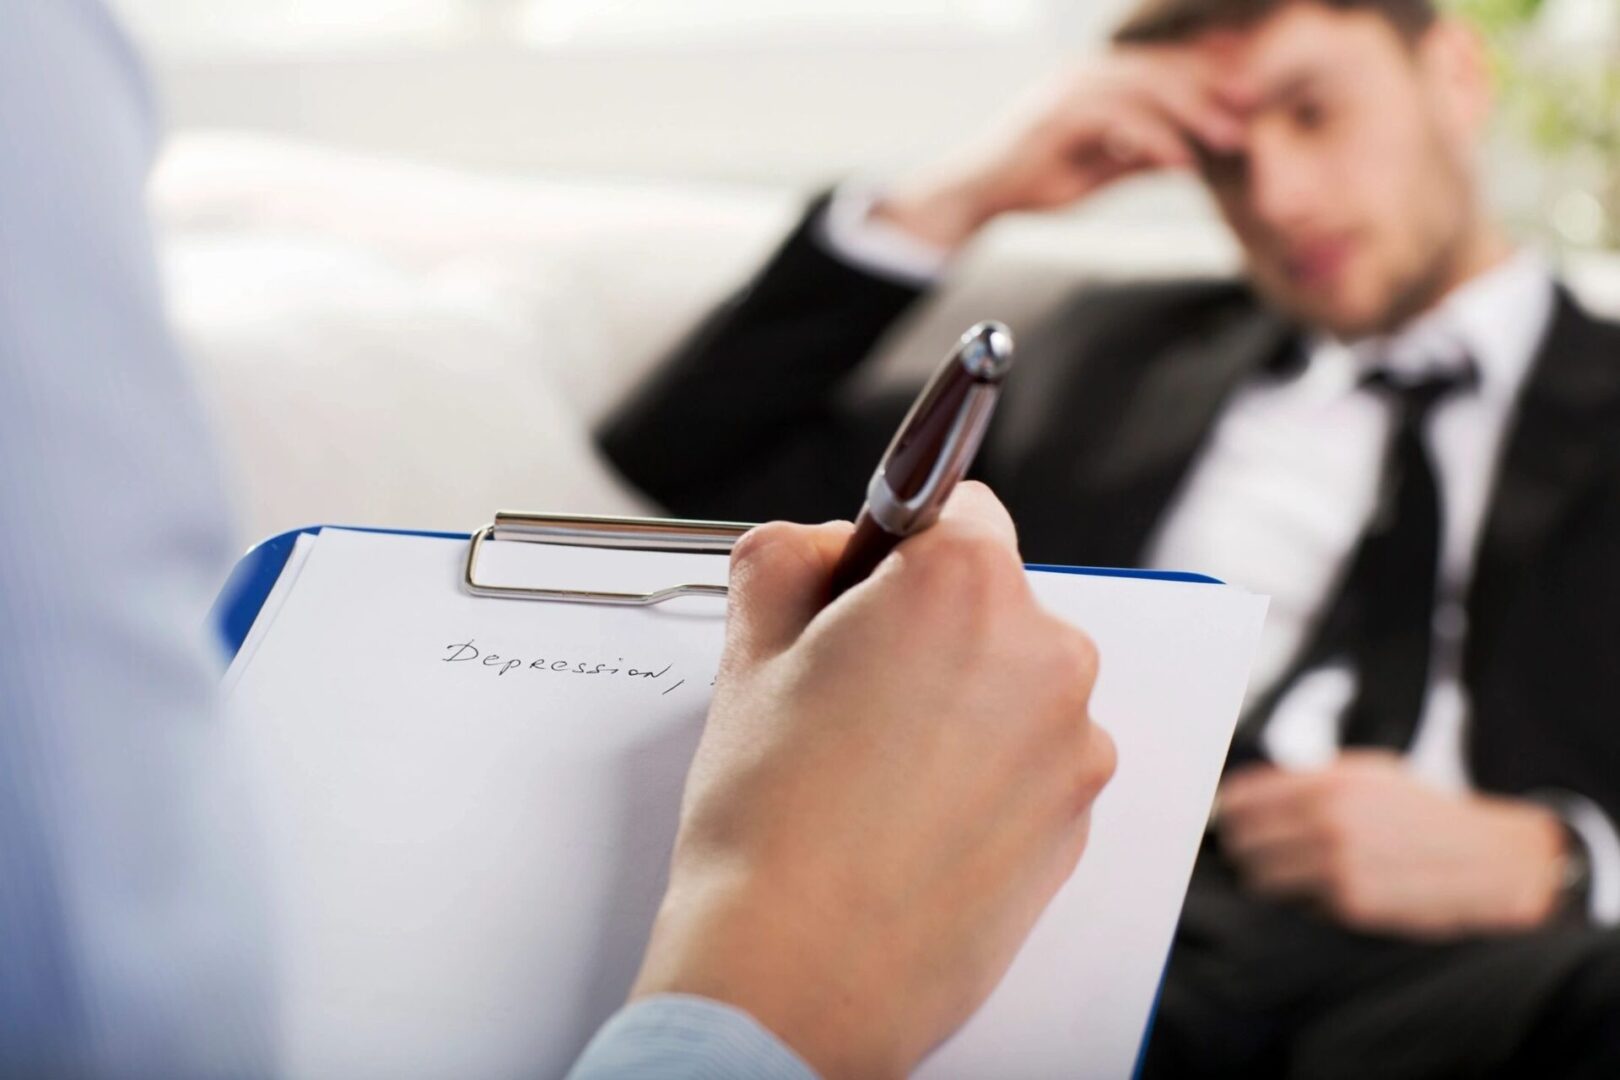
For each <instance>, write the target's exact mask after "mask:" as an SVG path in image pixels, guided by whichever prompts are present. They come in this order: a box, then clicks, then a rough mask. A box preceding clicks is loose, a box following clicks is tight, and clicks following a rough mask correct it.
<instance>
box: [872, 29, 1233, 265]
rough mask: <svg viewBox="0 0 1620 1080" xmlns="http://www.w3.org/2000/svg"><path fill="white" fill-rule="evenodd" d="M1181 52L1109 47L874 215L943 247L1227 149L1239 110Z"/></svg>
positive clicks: (1196, 60)
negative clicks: (1023, 213) (994, 222)
mask: <svg viewBox="0 0 1620 1080" xmlns="http://www.w3.org/2000/svg"><path fill="white" fill-rule="evenodd" d="M1210 64H1211V61H1210V59H1209V58H1208V57H1207V56H1206V55H1204V54H1201V53H1198V52H1195V51H1194V50H1192V49H1191V48H1188V47H1185V46H1153V47H1131V48H1119V49H1115V50H1113V51H1112V52H1111V53H1109V54H1107V55H1106V56H1103V57H1099V58H1097V59H1094V60H1092V61H1090V62H1088V63H1087V64H1086V66H1085V67H1084V68H1083V69H1082V70H1080V71H1077V72H1074V73H1071V74H1068V75H1066V76H1065V77H1063V78H1061V79H1059V80H1057V81H1056V82H1055V83H1053V84H1052V85H1049V86H1045V87H1042V88H1041V89H1040V90H1039V91H1038V92H1037V93H1036V94H1035V95H1034V96H1033V97H1032V98H1030V99H1029V100H1028V101H1026V102H1024V103H1023V104H1022V105H1021V106H1020V107H1019V108H1017V109H1016V110H1015V111H1014V113H1013V114H1012V115H1011V116H1009V117H1008V118H1007V119H1006V120H1005V121H1003V122H1002V123H1000V124H999V125H997V126H996V127H995V128H993V129H992V131H991V132H990V133H989V135H988V136H987V137H986V138H985V139H983V140H982V141H981V142H980V143H978V144H976V145H973V146H970V147H968V148H967V149H966V151H965V152H964V153H962V154H960V155H959V156H958V157H956V158H955V159H952V160H949V161H946V162H943V163H941V164H939V165H937V166H935V167H932V168H930V169H927V170H925V171H924V172H923V173H922V174H920V175H919V176H917V177H916V178H914V179H912V180H910V181H907V182H903V183H901V184H899V185H898V186H896V188H895V189H894V190H893V191H892V192H891V193H890V194H889V196H888V197H886V198H884V199H883V200H881V201H880V202H879V203H878V205H877V207H876V210H875V213H876V214H877V216H878V217H880V218H882V219H884V220H886V221H888V222H889V223H891V224H893V225H896V226H899V227H900V228H902V229H905V230H906V231H907V232H909V233H911V234H912V235H914V236H917V237H919V238H920V239H923V240H926V241H928V242H930V243H932V244H935V245H937V246H939V247H942V248H946V249H955V248H956V247H959V246H960V245H961V244H963V243H964V242H966V241H967V240H968V239H969V238H970V237H971V236H972V235H973V234H974V233H975V232H977V231H978V230H979V228H980V227H982V226H983V225H984V224H985V223H987V222H988V221H990V220H991V219H992V218H994V217H996V216H997V215H998V214H1002V213H1006V212H1008V211H1016V210H1052V209H1056V208H1058V207H1062V206H1067V205H1068V204H1070V203H1072V202H1075V201H1077V200H1079V199H1083V198H1085V197H1086V196H1088V195H1090V194H1092V193H1093V192H1095V191H1097V190H1098V189H1099V188H1102V187H1104V186H1106V185H1108V184H1111V183H1113V182H1114V181H1116V180H1119V179H1122V178H1124V177H1127V176H1132V175H1135V174H1137V173H1142V172H1146V171H1150V170H1154V169H1174V168H1186V167H1190V166H1193V165H1195V164H1196V163H1198V161H1199V160H1200V154H1201V153H1209V154H1213V155H1216V156H1224V155H1229V154H1232V153H1235V152H1237V151H1238V150H1239V149H1240V148H1241V147H1242V146H1243V144H1244V140H1245V139H1246V137H1247V133H1246V127H1245V121H1244V120H1243V118H1242V112H1241V110H1242V108H1243V106H1244V103H1243V102H1241V101H1237V100H1234V99H1233V98H1232V93H1233V91H1232V90H1231V89H1230V88H1225V89H1223V88H1220V87H1219V86H1218V84H1217V82H1216V80H1215V79H1214V78H1213V73H1212V71H1211V67H1210Z"/></svg>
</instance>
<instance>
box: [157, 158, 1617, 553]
mask: <svg viewBox="0 0 1620 1080" xmlns="http://www.w3.org/2000/svg"><path fill="white" fill-rule="evenodd" d="M802 198H803V193H802V192H787V191H778V190H761V189H751V188H726V187H718V186H716V187H695V186H691V185H686V186H676V185H654V184H631V183H598V182H591V183H586V182H578V181H575V182H566V181H538V180H534V181H530V180H513V179H497V178H492V177H486V176H479V175H474V174H467V173H459V172H454V171H450V170H445V169H438V168H430V167H425V166H420V165H412V164H406V163H401V162H393V161H384V160H373V159H366V158H361V157H355V156H349V155H344V154H339V153H335V152H332V151H328V150H323V149H317V148H314V147H309V146H301V145H295V144H288V143H281V142H275V141H271V140H266V139H263V138H260V137H253V136H241V135H229V134H190V135H185V136H182V137H179V138H177V139H176V140H174V141H173V142H172V143H171V145H170V147H169V149H168V151H167V152H166V154H165V156H164V159H163V160H162V162H161V163H160V167H159V169H158V172H157V174H156V176H155V177H154V183H153V200H154V207H155V211H156V216H157V221H158V228H159V235H160V241H161V245H162V250H163V253H164V258H165V262H166V266H167V269H168V276H169V286H170V288H169V294H170V302H171V306H172V309H173V314H174V317H175V319H176V322H177V324H178V325H179V327H180V328H181V332H182V336H183V339H184V341H185V344H186V346H187V347H188V349H189V351H190V353H191V355H192V357H193V358H194V359H195V361H196V364H197V367H198V370H199V373H200V376H201V382H202V384H203V386H204V388H205V391H206V393H207V394H208V396H209V397H210V399H211V401H212V404H213V407H214V411H215V415H216V419H217V424H218V427H219V429H220V434H221V435H222V437H223V439H224V442H225V445H226V446H227V447H228V449H229V451H230V453H231V456H232V459H233V464H234V468H235V473H236V491H237V507H238V511H239V514H240V518H241V526H242V532H243V535H244V538H245V539H248V538H251V539H257V538H260V537H263V536H265V535H268V534H272V533H275V532H279V531H282V530H284V529H288V528H293V527H296V526H299V525H303V524H308V523H312V522H347V523H354V524H376V525H401V526H420V527H435V528H442V529H464V530H470V529H471V528H473V527H474V526H476V525H478V524H480V523H482V522H484V521H486V520H487V519H488V517H489V515H490V513H491V512H493V511H494V510H495V509H497V508H513V509H536V510H555V511H573V512H602V513H621V512H623V513H630V512H643V511H649V510H653V509H655V508H654V507H652V506H651V505H650V504H649V503H648V502H646V501H645V500H644V499H643V498H642V497H640V496H639V495H637V494H636V493H635V492H634V491H632V490H630V489H629V488H628V487H627V486H626V485H625V484H623V482H622V481H620V480H619V479H618V478H617V477H616V476H615V475H614V474H613V472H612V470H611V469H610V468H609V467H608V466H606V465H605V464H604V463H603V462H602V461H601V459H600V458H599V457H598V455H597V454H596V453H595V451H594V450H593V449H592V447H591V445H590V441H589V439H588V436H587V432H588V430H589V426H590V424H591V423H592V422H593V421H594V420H595V419H597V418H598V417H600V416H601V415H602V414H603V412H604V411H605V410H606V409H607V408H609V407H610V406H611V404H612V403H613V402H614V401H615V400H616V399H617V398H618V397H619V396H620V395H621V394H622V393H623V392H624V391H625V389H626V388H627V387H628V386H630V385H631V384H632V383H633V382H634V381H635V380H636V379H637V378H638V377H640V376H641V375H642V374H643V373H644V372H645V371H646V369H647V368H648V367H649V366H650V365H651V364H653V363H654V362H656V360H657V358H658V357H659V356H660V355H661V354H662V353H663V352H664V351H665V350H666V349H667V348H669V346H670V345H671V344H672V343H673V342H674V340H675V339H676V338H677V337H678V336H679V335H680V334H682V333H684V332H685V331H686V330H687V329H688V328H689V327H690V326H691V324H692V323H693V321H694V320H696V319H697V318H698V317H699V316H700V315H701V314H702V313H703V312H704V311H705V310H706V309H707V308H708V307H709V306H710V305H711V304H713V303H714V302H715V301H716V300H717V299H718V298H719V297H720V296H722V295H723V294H724V293H725V292H726V291H727V290H728V289H730V288H732V287H734V286H735V285H736V284H737V283H739V282H740V281H742V280H743V279H744V278H745V276H746V275H747V274H748V272H749V271H750V269H751V268H752V267H753V266H754V265H756V264H757V263H758V261H759V260H760V259H761V258H763V257H764V255H765V254H766V253H767V252H768V251H769V249H770V247H771V245H772V244H773V243H774V242H775V241H776V240H777V238H778V237H779V236H780V235H781V233H782V232H783V230H784V229H786V228H787V226H788V225H789V224H790V222H791V221H792V220H793V218H794V216H795V214H796V213H797V211H798V209H799V206H800V203H801V200H802ZM1193 205H1194V207H1195V208H1196V203H1194V204H1193ZM1234 265H1235V253H1234V251H1233V249H1232V246H1231V244H1230V242H1229V240H1228V239H1227V238H1226V236H1225V234H1224V233H1223V232H1222V231H1221V230H1220V229H1218V228H1217V227H1215V226H1213V225H1212V224H1210V223H1208V221H1207V219H1205V218H1203V217H1201V216H1199V215H1197V214H1196V213H1194V214H1190V215H1184V216H1183V217H1182V219H1180V220H1177V221H1172V222H1169V223H1165V222H1152V221H1140V220H1138V221H1131V220H1128V219H1126V220H1121V215H1119V214H1110V213H1109V212H1108V207H1107V206H1106V205H1105V206H1103V207H1101V208H1098V209H1095V210H1094V211H1093V212H1091V213H1089V214H1086V215H1080V216H1075V217H1071V218H1068V219H1065V220H1063V221H1061V222H1052V221H1043V222H1010V223H1008V224H1007V225H1005V226H1003V227H1001V228H998V229H997V230H995V231H993V232H992V234H991V235H990V236H988V237H987V238H986V239H985V240H984V241H983V242H982V243H980V244H979V245H977V247H976V249H975V251H974V252H973V253H972V254H971V256H969V257H968V258H967V259H966V260H965V261H964V263H963V265H962V266H961V267H960V269H959V272H958V273H957V274H956V275H955V277H954V281H953V284H952V285H951V287H949V288H948V289H946V290H944V291H943V292H942V294H941V295H940V296H939V297H938V298H937V300H935V301H934V302H931V303H930V304H928V305H927V306H926V307H925V308H924V309H923V310H921V311H919V312H918V315H917V317H916V318H914V319H912V320H910V321H909V322H908V324H907V325H906V326H905V327H903V328H902V329H901V331H900V332H898V333H897V334H896V335H895V338H894V340H893V341H892V342H890V343H889V345H888V346H887V347H886V351H887V354H888V355H887V357H886V359H885V361H884V362H883V364H882V365H880V370H879V373H878V375H877V376H876V377H879V378H882V377H885V375H892V374H894V373H903V372H910V371H915V370H920V369H921V368H923V367H924V366H926V365H928V364H930V363H931V362H932V361H934V360H935V359H936V358H937V356H938V355H939V354H940V353H941V351H942V350H943V349H945V348H946V347H948V345H949V344H950V342H951V341H952V340H953V339H954V338H955V337H956V335H957V334H959V333H960V332H961V330H962V329H963V328H964V327H965V326H967V325H968V324H969V323H971V322H973V321H975V320H977V319H981V318H990V317H994V318H1000V319H1003V320H1005V321H1007V322H1009V323H1010V324H1012V326H1013V327H1014V328H1015V329H1018V328H1019V327H1024V326H1028V325H1030V324H1031V323H1033V322H1035V321H1037V320H1038V319H1039V318H1040V314H1041V311H1042V309H1043V307H1044V306H1045V305H1046V304H1048V303H1050V302H1051V301H1052V300H1053V299H1054V298H1055V297H1056V296H1058V295H1060V294H1061V293H1062V292H1063V291H1065V290H1066V289H1068V288H1069V287H1071V286H1072V285H1073V284H1074V283H1075V281H1076V280H1077V279H1083V278H1087V277H1093V278H1094V277H1100V276H1117V275H1142V274H1178V273H1187V272H1209V273H1220V272H1224V271H1230V270H1231V269H1232V268H1233V267H1234ZM1572 278H1573V279H1574V280H1575V281H1576V283H1577V285H1578V289H1579V291H1581V292H1582V293H1583V294H1584V295H1585V296H1586V298H1587V300H1588V302H1589V303H1592V304H1593V305H1594V306H1597V307H1600V308H1603V309H1606V310H1609V311H1613V312H1616V313H1620V261H1616V260H1614V259H1603V258H1595V259H1589V260H1586V261H1585V262H1582V263H1580V264H1579V265H1576V266H1574V267H1573V268H1572ZM762 362H768V358H762ZM1616 362H1617V363H1620V357H1617V358H1616ZM858 495H859V493H858V492H852V493H851V498H852V499H856V498H858ZM852 509H853V507H852Z"/></svg>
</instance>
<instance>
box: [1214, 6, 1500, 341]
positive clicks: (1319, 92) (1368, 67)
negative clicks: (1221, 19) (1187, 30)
mask: <svg viewBox="0 0 1620 1080" xmlns="http://www.w3.org/2000/svg"><path fill="white" fill-rule="evenodd" d="M1448 29H1450V30H1455V28H1448ZM1446 33H1447V30H1446V29H1442V30H1437V31H1431V32H1430V34H1429V35H1428V36H1426V37H1425V38H1424V39H1422V40H1420V41H1417V42H1412V41H1408V40H1406V39H1404V38H1403V37H1402V36H1401V35H1400V34H1399V32H1398V31H1396V29H1395V28H1394V27H1393V26H1392V25H1391V24H1390V23H1389V22H1387V21H1386V20H1385V19H1383V18H1381V17H1380V16H1378V15H1377V14H1375V13H1371V12H1343V11H1333V10H1330V9H1328V8H1326V7H1323V6H1320V5H1317V4H1313V3H1298V4H1294V5H1291V6H1289V7H1287V8H1285V9H1283V10H1282V11H1280V12H1279V13H1278V14H1276V15H1274V16H1272V17H1271V18H1269V19H1267V20H1265V21H1264V22H1262V23H1260V24H1259V25H1257V26H1256V27H1254V28H1253V29H1251V30H1248V31H1244V32H1228V33H1221V34H1212V35H1209V36H1208V37H1206V38H1203V39H1200V40H1199V41H1198V42H1196V43H1195V44H1194V48H1195V50H1196V51H1198V52H1201V53H1204V54H1205V56H1206V58H1207V59H1208V60H1209V61H1210V65H1209V70H1211V71H1214V72H1217V73H1218V74H1217V75H1215V76H1214V77H1215V80H1216V87H1215V90H1216V92H1217V94H1218V95H1219V96H1220V97H1221V98H1222V99H1223V100H1224V101H1226V102H1227V103H1228V104H1229V105H1230V106H1231V107H1232V108H1234V109H1235V110H1236V111H1237V112H1238V114H1239V115H1240V116H1242V117H1243V118H1244V119H1245V121H1246V124H1247V129H1248V139H1247V143H1246V147H1245V150H1244V151H1243V152H1241V153H1237V154H1232V155H1228V156H1222V157H1211V156H1206V157H1205V159H1204V177H1205V180H1206V181H1207V182H1208V184H1209V187H1210V189H1211V191H1212V192H1213V193H1214V195H1215V198H1216V201H1217V202H1218V203H1219V205H1220V207H1221V211H1222V213H1223V214H1224V215H1225V217H1226V220H1227V222H1228V223H1229V224H1230V225H1231V227H1232V228H1233V230H1235V231H1236V233H1237V236H1238V238H1239V240H1240V241H1241V242H1242V245H1243V248H1244V251H1245V252H1246V254H1247V257H1248V264H1249V270H1250V274H1251V276H1252V278H1253V279H1254V281H1255V283H1256V285H1257V286H1258V287H1259V288H1260V290H1261V291H1262V292H1263V293H1264V294H1265V295H1266V296H1267V297H1268V298H1269V299H1270V300H1271V301H1272V302H1273V303H1274V304H1276V305H1277V306H1279V307H1281V308H1282V309H1283V310H1285V311H1287V312H1289V313H1290V314H1292V315H1294V316H1296V317H1298V318H1300V319H1302V320H1304V321H1305V322H1307V323H1309V324H1311V325H1314V326H1316V327H1319V328H1321V329H1323V330H1326V331H1328V332H1330V333H1333V334H1336V335H1338V336H1341V337H1356V336H1360V335H1364V334H1369V333H1376V332H1379V331H1385V330H1390V329H1393V328H1395V327H1397V326H1398V325H1400V324H1401V323H1402V322H1404V321H1405V320H1407V319H1409V318H1411V317H1412V316H1413V315H1416V314H1418V313H1420V312H1422V311H1423V310H1425V309H1426V308H1428V307H1429V306H1431V305H1432V304H1433V303H1435V302H1436V301H1437V300H1438V299H1439V298H1440V297H1441V296H1442V295H1444V293H1445V292H1446V291H1448V290H1449V289H1450V288H1451V287H1452V286H1453V285H1454V284H1456V283H1457V282H1458V281H1459V280H1460V279H1461V277H1462V276H1463V275H1464V274H1465V273H1467V272H1468V270H1467V267H1466V263H1467V260H1468V258H1469V253H1470V250H1471V249H1472V248H1474V247H1477V241H1478V234H1479V232H1480V229H1481V226H1480V221H1479V210H1478V199H1477V197H1476V191H1475V187H1474V178H1473V166H1472V161H1471V159H1472V153H1473V142H1474V138H1475V130H1474V128H1475V125H1476V123H1477V121H1478V118H1479V115H1480V114H1481V113H1482V111H1483V107H1484V106H1483V102H1482V101H1479V100H1476V99H1477V98H1479V97H1481V96H1482V95H1483V89H1482V88H1481V87H1480V86H1477V85H1473V84H1472V83H1471V81H1470V80H1469V79H1468V78H1466V77H1462V78H1459V77H1458V65H1457V64H1455V63H1452V62H1451V61H1453V60H1455V55H1454V54H1453V55H1448V54H1447V52H1446V50H1447V49H1448V47H1450V45H1451V44H1454V41H1453V42H1449V43H1448V42H1447V41H1445V40H1443V39H1444V36H1445V34H1446ZM1464 74H1465V75H1466V72H1465V73H1464Z"/></svg>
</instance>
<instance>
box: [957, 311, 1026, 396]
mask: <svg viewBox="0 0 1620 1080" xmlns="http://www.w3.org/2000/svg"><path fill="white" fill-rule="evenodd" d="M961 356H962V366H963V367H965V368H967V371H968V374H969V375H972V376H973V377H974V378H975V379H977V380H978V381H980V382H1000V381H1001V379H1002V377H1003V376H1005V375H1006V374H1007V370H1008V369H1009V368H1011V367H1012V362H1013V336H1012V331H1011V330H1009V329H1007V327H1006V326H1005V325H1004V324H1002V323H998V322H982V323H979V324H978V325H977V326H975V327H974V328H973V329H971V330H969V331H968V332H967V333H966V334H963V335H962V351H961Z"/></svg>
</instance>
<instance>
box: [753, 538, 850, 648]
mask: <svg viewBox="0 0 1620 1080" xmlns="http://www.w3.org/2000/svg"><path fill="white" fill-rule="evenodd" d="M853 531H854V526H852V525H851V524H850V523H849V522H847V521H829V522H827V523H826V524H824V525H792V524H789V523H788V522H785V521H773V522H769V523H768V524H765V525H760V526H757V527H755V528H753V529H750V530H749V531H748V532H747V533H744V534H743V537H742V539H740V540H738V541H737V544H736V546H735V547H733V548H732V549H731V578H730V592H729V594H728V597H727V603H726V649H727V651H728V652H732V653H735V654H737V655H738V656H739V657H741V658H745V659H759V658H762V657H765V656H768V655H772V654H775V653H778V652H781V651H782V650H783V649H786V648H787V647H788V646H789V645H792V644H793V643H794V642H795V641H797V640H798V638H799V635H800V634H802V633H803V632H804V628H805V627H806V626H807V625H809V622H810V620H811V619H813V618H815V616H816V612H818V611H820V610H821V607H822V605H823V604H824V603H825V602H826V599H827V590H828V586H829V582H830V579H831V577H832V570H833V567H834V566H835V565H836V564H837V562H838V557H839V556H840V555H841V554H842V553H843V550H844V546H845V545H846V544H847V543H849V537H850V534H851V533H852V532H853Z"/></svg>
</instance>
